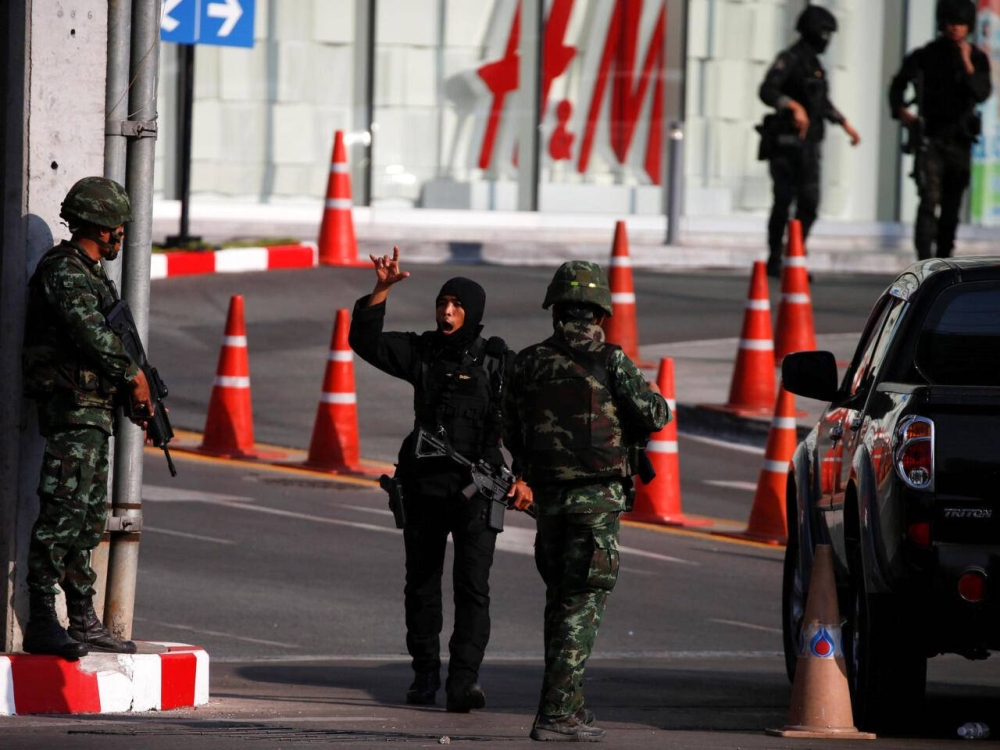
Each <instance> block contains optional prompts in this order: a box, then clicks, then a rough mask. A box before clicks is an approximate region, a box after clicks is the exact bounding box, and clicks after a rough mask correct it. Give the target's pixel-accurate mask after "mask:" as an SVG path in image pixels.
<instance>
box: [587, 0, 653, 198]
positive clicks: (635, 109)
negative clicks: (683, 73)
mask: <svg viewBox="0 0 1000 750" xmlns="http://www.w3.org/2000/svg"><path fill="white" fill-rule="evenodd" d="M642 4H643V0H616V2H615V9H614V12H613V14H612V16H611V23H610V24H608V35H607V37H605V41H604V52H603V54H602V55H601V63H600V67H599V68H598V71H597V80H596V81H595V83H594V95H593V98H591V100H590V110H589V111H588V112H587V126H586V130H585V131H584V134H583V142H582V143H581V145H580V159H579V161H578V162H577V169H578V171H579V172H580V173H581V174H583V173H584V172H586V171H587V164H588V162H589V161H590V151H591V149H592V148H593V145H594V134H595V131H596V130H597V118H598V116H599V115H600V113H601V107H602V106H603V105H604V89H605V85H606V84H607V82H608V75H610V74H612V72H613V75H614V78H613V83H612V85H611V127H610V131H611V148H612V150H613V151H614V152H615V156H617V157H618V162H619V163H620V164H624V163H625V161H626V159H627V158H628V152H629V148H630V147H631V145H632V136H633V134H634V133H635V126H636V122H637V120H638V118H639V111H640V109H641V108H642V103H643V100H644V99H645V96H646V90H647V89H648V88H649V84H650V82H651V81H652V83H653V107H652V112H651V113H650V123H649V142H648V143H647V145H646V160H645V163H644V165H643V166H644V167H645V170H646V174H648V175H649V178H650V179H651V180H652V181H653V183H654V184H656V185H659V184H660V148H661V140H662V135H663V134H662V130H663V123H662V120H663V77H662V75H661V71H662V70H663V39H664V34H665V32H666V15H667V13H666V10H667V8H666V2H663V4H662V5H661V6H660V12H659V13H658V14H657V16H656V24H655V26H654V29H653V34H652V35H651V37H650V40H649V46H648V47H647V48H646V57H645V59H644V60H643V63H642V70H641V71H637V69H636V67H635V59H636V47H637V46H638V36H639V20H640V18H641V17H642ZM636 73H638V78H639V80H638V82H636V80H635V76H636Z"/></svg>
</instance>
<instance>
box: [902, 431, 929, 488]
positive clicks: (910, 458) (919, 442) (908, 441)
mask: <svg viewBox="0 0 1000 750" xmlns="http://www.w3.org/2000/svg"><path fill="white" fill-rule="evenodd" d="M894 442H895V447H894V455H895V459H896V460H895V463H896V473H897V474H899V478H900V479H902V480H903V482H905V483H906V484H907V485H908V486H910V487H912V488H913V489H916V490H929V489H934V423H933V422H932V421H931V420H929V419H927V418H926V417H907V418H906V419H905V420H904V421H903V422H902V424H900V426H899V428H898V429H897V430H896V439H895V441H894Z"/></svg>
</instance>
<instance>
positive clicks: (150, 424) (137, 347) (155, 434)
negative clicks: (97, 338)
mask: <svg viewBox="0 0 1000 750" xmlns="http://www.w3.org/2000/svg"><path fill="white" fill-rule="evenodd" d="M104 317H105V318H106V319H107V321H108V326H110V327H111V330H113V331H114V332H115V333H116V334H117V335H118V338H120V339H121V341H122V345H123V346H124V347H125V351H127V352H128V354H129V356H130V357H131V358H132V360H133V361H134V362H135V363H136V364H137V365H139V368H140V369H141V370H142V371H143V373H144V374H145V376H146V381H147V382H148V383H149V395H150V397H151V398H152V401H153V413H152V415H150V414H147V413H146V407H145V404H143V405H142V406H141V407H136V406H135V405H134V404H133V403H132V399H131V398H129V396H128V394H125V395H124V397H123V398H122V399H121V405H122V409H123V410H124V411H125V416H126V417H128V418H129V419H131V420H132V421H134V422H146V436H147V437H148V438H149V440H150V441H151V442H152V443H153V445H154V446H156V447H157V448H160V449H161V450H162V451H163V455H164V457H165V458H166V459H167V468H168V469H170V476H172V477H175V476H177V469H176V468H174V462H173V459H171V458H170V450H169V448H167V445H168V443H170V441H171V440H173V438H174V429H173V427H171V426H170V418H169V417H168V416H167V409H166V406H165V405H164V403H163V402H164V399H166V397H167V395H168V391H167V384H166V383H164V382H163V379H162V378H160V373H158V372H157V371H156V368H155V367H153V366H152V365H150V364H149V360H147V359H146V350H145V349H144V348H143V346H142V339H140V338H139V330H138V329H137V328H136V325H135V319H134V318H133V317H132V310H131V308H130V307H129V306H128V302H126V301H125V300H123V299H120V300H118V301H117V302H115V304H114V305H113V306H112V308H111V309H110V310H109V311H108V312H107V314H106V315H105V316H104Z"/></svg>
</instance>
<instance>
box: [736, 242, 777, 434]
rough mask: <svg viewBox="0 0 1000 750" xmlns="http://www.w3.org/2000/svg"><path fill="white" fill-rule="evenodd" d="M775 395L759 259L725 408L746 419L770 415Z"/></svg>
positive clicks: (768, 309)
mask: <svg viewBox="0 0 1000 750" xmlns="http://www.w3.org/2000/svg"><path fill="white" fill-rule="evenodd" d="M774 394H775V379H774V341H773V339H772V336H771V302H770V299H769V297H768V293H767V265H766V264H765V263H764V261H761V260H759V261H756V262H754V264H753V277H752V278H751V279H750V292H749V294H748V295H747V302H746V312H745V313H744V314H743V330H742V332H741V333H740V348H739V351H738V352H737V354H736V366H735V367H734V368H733V379H732V382H731V384H730V386H729V401H728V402H726V405H725V406H724V407H723V408H724V409H726V410H727V411H733V412H735V413H737V414H741V415H747V416H751V415H762V414H769V413H771V410H772V409H773V408H774Z"/></svg>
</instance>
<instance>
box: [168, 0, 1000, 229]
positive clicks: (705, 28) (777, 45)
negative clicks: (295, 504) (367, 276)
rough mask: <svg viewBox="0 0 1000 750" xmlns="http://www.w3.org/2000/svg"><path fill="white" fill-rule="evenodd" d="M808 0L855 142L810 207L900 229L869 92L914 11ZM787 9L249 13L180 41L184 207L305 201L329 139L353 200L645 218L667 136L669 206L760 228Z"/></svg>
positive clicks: (661, 175)
mask: <svg viewBox="0 0 1000 750" xmlns="http://www.w3.org/2000/svg"><path fill="white" fill-rule="evenodd" d="M821 4H823V5H825V6H826V7H828V8H829V9H830V10H831V11H832V12H833V13H834V15H835V16H836V18H837V20H838V23H839V32H838V33H837V34H836V35H835V36H834V38H833V41H832V43H831V45H830V47H829V49H828V50H827V52H826V54H825V56H824V62H825V65H826V67H827V70H828V73H829V78H830V84H831V99H832V101H833V102H834V104H835V105H836V106H837V107H838V108H839V109H840V110H841V111H842V112H843V113H844V114H845V115H846V116H847V117H848V118H849V120H850V121H851V123H852V124H853V125H854V126H855V128H856V129H857V130H858V131H859V132H860V134H861V136H862V142H861V144H860V145H859V146H857V147H856V148H852V147H851V146H850V145H849V142H848V139H847V136H846V135H845V134H844V132H843V131H842V130H841V129H840V128H829V129H828V130H827V136H826V140H825V143H824V147H823V186H822V189H823V200H822V205H821V208H820V213H821V216H822V218H824V219H828V220H834V221H842V222H854V223H860V224H871V223H874V222H897V221H907V222H908V221H910V220H911V217H912V216H913V214H914V210H915V196H914V190H913V186H912V181H911V180H910V179H909V178H908V176H907V175H908V174H909V171H910V169H911V164H910V158H909V157H903V156H901V154H900V149H899V146H900V142H901V134H900V128H899V125H898V123H897V122H896V121H894V120H892V119H891V117H890V116H889V109H888V105H887V96H886V92H887V88H888V85H889V81H890V79H891V77H892V75H893V74H894V73H895V71H896V70H897V69H898V68H899V65H900V62H901V60H902V56H903V55H904V54H905V52H906V51H907V50H910V49H913V48H915V47H917V46H920V45H922V44H924V43H926V42H927V41H929V40H930V39H931V38H932V37H933V35H934V33H935V26H934V1H933V0H827V1H826V2H823V3H821ZM804 5H805V3H804V1H803V0H280V1H279V0H257V2H256V7H255V8H254V14H255V18H254V24H255V34H254V36H255V40H254V46H253V48H252V49H238V48H226V47H212V46H198V47H197V49H196V54H195V65H194V75H193V80H194V106H193V138H192V143H193V146H192V153H191V169H192V171H191V188H190V189H191V196H192V200H193V201H224V202H239V203H244V204H246V203H267V204H279V205H280V204H282V203H289V204H292V203H304V202H306V203H307V202H319V201H321V200H322V198H323V196H324V192H325V189H326V183H327V176H328V173H329V165H330V158H331V149H332V143H333V136H334V132H335V131H337V130H343V131H344V132H345V134H346V138H347V142H348V144H349V149H348V150H349V160H350V163H351V175H352V184H353V189H354V202H355V205H359V206H364V205H368V206H372V207H375V208H377V207H386V208H389V207H392V208H393V209H401V208H402V209H409V208H412V209H423V208H436V209H440V208H448V209H469V210H473V211H512V210H530V211H539V212H548V213H553V214H555V213H558V214H574V213H587V214H595V213H601V214H617V215H633V216H641V215H662V214H663V213H664V207H665V200H666V198H665V189H664V184H665V183H666V182H668V175H669V171H670V169H671V166H672V163H671V160H670V159H669V158H668V156H669V155H670V154H671V153H676V149H671V147H670V144H671V142H672V141H673V140H675V139H677V137H678V136H679V135H683V140H682V141H678V143H682V144H683V157H682V159H680V160H678V162H677V165H678V166H681V167H682V170H683V212H684V214H685V215H686V216H689V217H695V216H699V217H706V218H710V217H718V218H719V219H720V220H722V219H724V218H729V219H731V218H733V217H741V216H742V217H758V216H762V215H764V214H765V213H766V211H767V210H768V208H769V205H770V196H771V183H770V178H769V176H768V171H767V163H766V162H761V161H758V160H757V148H758V140H759V136H758V134H757V132H756V131H755V130H754V125H755V124H757V123H759V122H760V121H761V119H762V117H763V115H764V114H765V112H766V107H765V105H764V104H762V103H761V101H760V99H759V98H758V95H757V92H758V87H759V85H760V82H761V80H762V78H763V76H764V73H765V71H766V70H767V68H768V66H769V65H770V63H771V62H772V60H773V59H774V57H775V56H776V55H777V53H778V52H779V51H780V50H781V49H782V48H784V47H786V46H788V45H789V44H790V43H791V42H793V41H794V39H795V38H796V35H795V32H794V26H795V19H796V17H797V15H798V14H799V13H800V12H801V10H802V8H803V7H804ZM978 5H979V22H978V24H977V29H976V43H977V44H979V45H980V46H981V47H982V48H983V49H984V50H986V51H987V52H988V53H990V52H991V50H992V49H998V50H1000V24H998V23H997V22H996V21H997V15H998V14H1000V0H979V2H978ZM182 54H183V50H182V49H181V48H180V47H179V46H178V45H174V44H169V43H164V44H163V46H162V48H161V54H160V67H161V78H160V101H159V115H160V137H159V140H158V144H157V149H158V151H157V164H156V180H157V191H158V196H160V197H163V198H175V197H177V195H178V192H177V185H178V176H179V171H178V168H177V166H176V165H177V159H176V158H175V157H176V154H177V149H178V141H179V139H178V137H177V136H178V133H179V132H180V128H179V127H177V124H178V109H179V108H178V102H179V101H180V99H179V96H180V94H179V89H178V82H179V78H180V76H179V74H178V71H179V70H180V69H181V66H180V65H179V63H178V61H179V59H181V55H182ZM998 54H1000V53H998ZM991 59H992V60H993V64H994V79H995V80H996V76H997V74H998V71H1000V65H998V61H997V59H996V57H995V56H992V55H991ZM997 88H998V87H997V86H996V84H994V90H996V89H997ZM997 101H998V100H997V97H996V96H994V97H993V98H991V99H990V100H989V101H987V102H986V104H985V105H984V107H983V123H984V136H983V138H982V140H981V142H980V143H979V144H978V147H977V150H976V152H975V157H974V159H975V161H974V167H973V173H974V174H973V186H972V189H971V190H970V192H969V201H968V203H969V206H968V210H969V212H970V213H969V221H970V222H971V223H973V224H985V225H989V224H995V223H1000V192H998V191H997V190H996V189H995V188H994V185H993V184H992V183H993V179H994V177H993V174H994V172H995V165H996V164H997V159H998V151H1000V149H998V148H997V144H998V143H1000V118H998V116H997ZM675 124H677V125H676V126H675Z"/></svg>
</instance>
